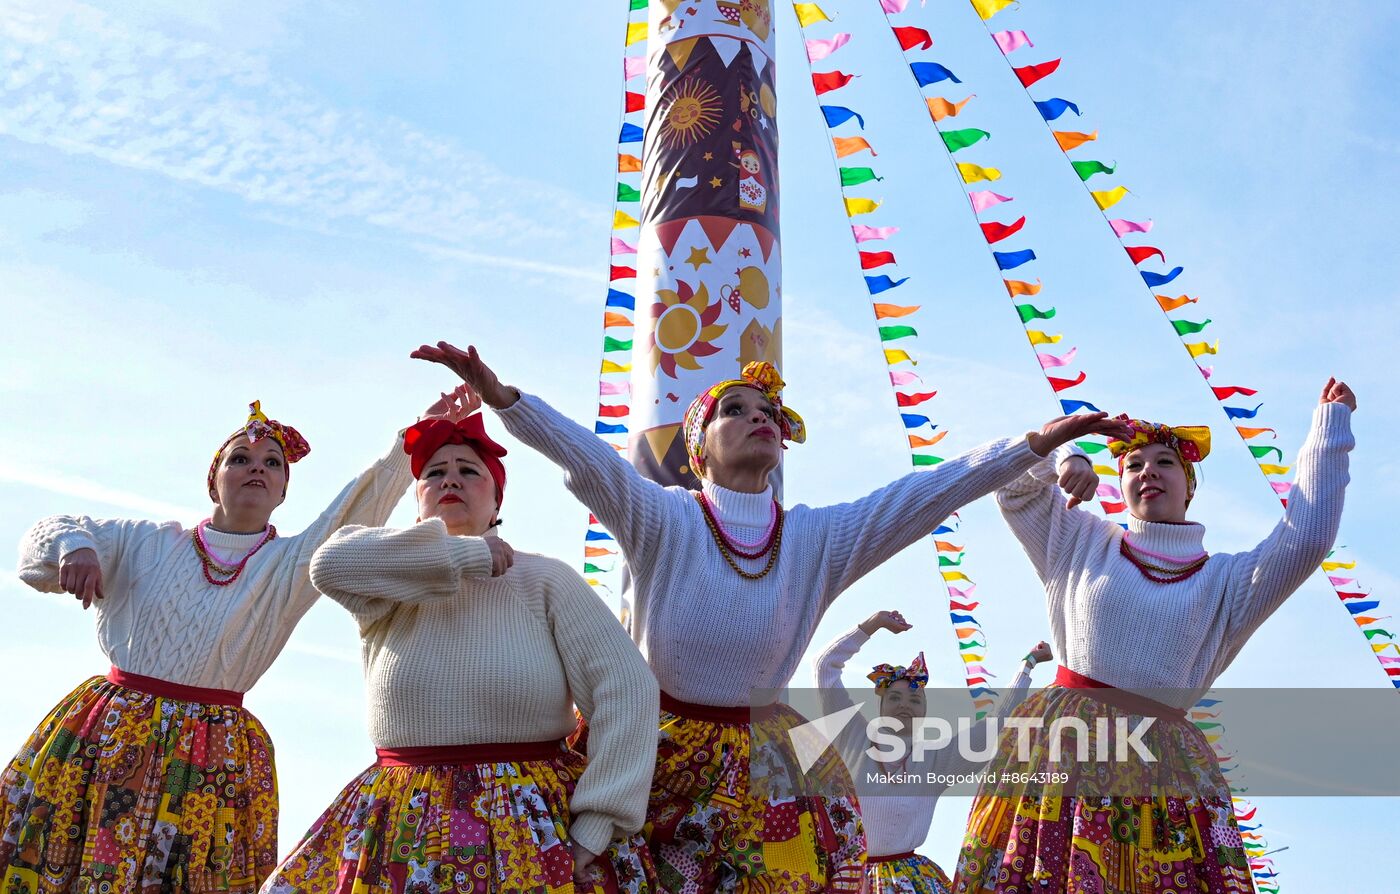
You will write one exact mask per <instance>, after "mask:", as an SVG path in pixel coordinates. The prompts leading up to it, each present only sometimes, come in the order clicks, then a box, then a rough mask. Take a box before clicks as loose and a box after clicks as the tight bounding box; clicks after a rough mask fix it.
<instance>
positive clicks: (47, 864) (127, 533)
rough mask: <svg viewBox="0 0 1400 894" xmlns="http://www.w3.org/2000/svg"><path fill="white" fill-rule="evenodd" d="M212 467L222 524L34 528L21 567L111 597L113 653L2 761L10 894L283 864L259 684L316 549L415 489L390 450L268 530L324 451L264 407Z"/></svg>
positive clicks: (232, 888)
mask: <svg viewBox="0 0 1400 894" xmlns="http://www.w3.org/2000/svg"><path fill="white" fill-rule="evenodd" d="M250 410H251V412H250V415H249V418H248V422H247V424H246V425H244V426H243V427H242V428H240V429H238V431H236V432H234V433H233V434H232V435H231V436H229V437H228V438H227V439H226V440H225V441H224V442H223V443H222V445H221V446H220V447H219V449H218V451H217V452H216V453H215V455H214V460H213V462H212V463H211V464H210V466H209V475H208V492H209V497H210V499H211V500H213V501H214V511H213V514H212V515H211V517H210V518H208V519H206V520H205V521H203V522H201V523H200V524H199V525H197V526H195V527H194V528H193V529H190V528H186V527H184V526H183V525H181V524H179V523H177V522H165V523H163V524H162V523H157V522H151V521H143V520H129V519H93V518H88V517H87V516H67V515H60V516H54V517H52V518H46V519H44V520H43V521H41V522H39V523H38V524H36V525H35V526H34V527H33V528H31V529H30V530H29V532H28V533H27V534H26V535H25V536H24V539H23V540H22V541H21V542H20V559H19V576H20V579H21V580H23V581H24V582H25V583H27V584H29V585H30V586H32V587H34V588H35V589H37V590H40V591H41V592H45V593H60V592H66V593H71V594H73V595H74V596H75V597H77V598H78V599H79V600H80V601H81V602H82V604H83V607H84V608H88V607H90V606H95V607H96V610H97V637H98V643H99V645H100V646H101V647H102V651H103V652H104V653H105V654H106V655H107V657H108V658H109V659H110V660H111V662H112V669H111V671H110V672H109V673H108V674H107V675H106V676H105V677H93V678H92V679H90V680H88V681H87V682H85V683H83V684H82V685H81V686H79V687H78V688H77V689H75V690H73V692H72V693H70V694H69V695H68V696H67V697H66V698H64V699H63V701H62V702H60V703H59V705H58V707H56V708H55V709H54V710H53V711H52V712H51V713H50V714H49V716H48V717H46V718H44V721H43V722H42V723H40V724H39V727H38V728H37V729H36V730H35V731H34V734H33V736H32V737H31V738H30V739H29V741H28V742H26V743H25V745H24V747H23V748H21V749H20V752H19V754H17V755H16V756H15V757H14V759H13V760H11V761H10V762H9V764H8V766H7V767H6V768H5V770H4V773H3V775H0V867H3V879H2V880H0V886H3V889H4V890H5V891H7V892H9V894H49V892H52V894H60V892H63V894H66V892H70V891H84V892H106V891H111V892H113V894H117V892H122V894H131V892H136V891H173V892H185V891H191V892H213V891H219V892H230V894H252V892H254V891H256V890H257V889H258V886H259V885H260V884H261V883H262V881H263V879H265V878H266V877H267V875H268V873H269V872H271V871H272V869H273V867H274V866H276V864H277V785H276V776H275V772H274V768H273V758H272V745H271V742H270V741H269V739H268V736H267V732H266V730H264V729H263V727H262V724H260V723H259V722H258V721H257V719H256V718H255V717H253V716H252V715H251V714H249V713H248V712H247V711H245V710H244V709H243V708H242V707H241V705H242V700H243V694H244V693H245V692H247V691H248V690H249V689H251V688H252V687H253V684H255V683H256V682H257V681H258V678H259V677H261V676H262V675H263V673H264V672H266V670H267V669H268V667H269V666H270V665H271V664H272V662H273V660H274V659H276V657H277V655H278V653H279V652H281V650H282V647H283V645H285V644H286V642H287V638H288V637H289V636H290V635H291V633H292V629H293V628H294V627H295V626H296V623H297V621H298V620H300V619H301V617H302V615H304V614H305V613H306V611H307V609H309V608H310V607H311V605H312V603H313V602H315V600H316V597H317V595H318V594H317V593H316V590H315V588H314V587H312V586H311V582H310V580H309V579H308V568H309V566H310V564H311V556H312V554H313V553H314V552H315V550H316V548H317V547H318V546H320V545H321V543H322V542H323V541H324V540H325V539H326V538H327V537H329V536H330V535H331V533H332V532H333V531H335V530H336V529H337V528H339V527H340V526H341V525H343V524H345V523H347V522H362V523H370V524H382V523H383V522H384V520H385V519H387V518H388V517H389V513H390V511H392V509H393V507H394V504H395V503H397V502H398V501H399V498H400V497H402V496H403V493H404V490H405V489H406V488H407V486H408V482H409V477H408V463H407V461H406V459H405V458H404V457H403V455H402V451H401V450H400V449H399V445H398V442H397V439H396V441H395V444H394V447H393V449H392V450H391V451H390V453H389V454H388V455H387V456H385V457H384V458H382V459H380V460H379V461H377V462H376V463H374V465H372V466H370V467H369V469H368V470H366V471H365V472H363V473H362V474H361V475H360V476H359V477H358V478H357V479H355V481H353V482H352V483H351V484H350V485H349V486H348V487H346V488H345V490H343V491H341V493H340V495H339V496H338V497H336V498H335V500H334V501H333V502H332V503H331V505H330V506H329V507H327V508H326V510H325V512H323V513H322V514H321V516H320V517H319V518H318V519H316V520H315V521H314V522H312V524H311V525H310V527H308V528H307V529H306V530H305V531H303V532H302V533H300V534H297V535H295V536H292V537H278V536H277V530H276V529H275V528H274V527H272V525H271V524H269V518H270V517H271V515H272V512H273V510H274V509H276V508H277V507H278V506H279V505H281V503H282V501H283V499H284V498H285V497H286V494H287V482H288V475H289V466H290V464H291V463H294V462H296V461H297V460H299V459H301V458H302V457H303V456H305V455H306V453H307V452H308V451H309V450H310V448H309V447H308V446H307V444H306V441H304V440H303V439H302V437H301V435H299V434H298V433H297V431H296V430H295V429H294V428H292V427H290V426H286V425H282V424H280V423H278V422H276V421H273V420H269V419H268V418H267V417H266V416H265V415H263V413H262V411H261V408H260V407H259V405H258V403H257V402H254V403H253V404H252V406H251V407H250Z"/></svg>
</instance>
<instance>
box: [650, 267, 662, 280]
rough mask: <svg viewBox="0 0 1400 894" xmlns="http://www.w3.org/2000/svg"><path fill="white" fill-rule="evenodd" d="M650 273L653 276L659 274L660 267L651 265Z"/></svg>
mask: <svg viewBox="0 0 1400 894" xmlns="http://www.w3.org/2000/svg"><path fill="white" fill-rule="evenodd" d="M651 275H652V277H653V278H655V277H659V276H660V275H661V268H660V267H653V268H651Z"/></svg>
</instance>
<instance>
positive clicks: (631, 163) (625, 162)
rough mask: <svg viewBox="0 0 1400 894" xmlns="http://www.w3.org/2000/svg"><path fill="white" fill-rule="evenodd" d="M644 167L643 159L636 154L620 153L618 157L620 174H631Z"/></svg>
mask: <svg viewBox="0 0 1400 894" xmlns="http://www.w3.org/2000/svg"><path fill="white" fill-rule="evenodd" d="M641 169H642V160H641V159H640V158H638V157H637V156H635V155H619V156H618V157H617V170H618V173H620V174H630V173H632V172H633V171H640V170H641Z"/></svg>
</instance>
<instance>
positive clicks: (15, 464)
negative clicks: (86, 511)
mask: <svg viewBox="0 0 1400 894" xmlns="http://www.w3.org/2000/svg"><path fill="white" fill-rule="evenodd" d="M0 482H8V483H11V484H21V485H24V486H26V487H34V488H39V489H40V490H46V491H49V492H50V493H55V494H63V495H65V496H70V497H82V498H83V499H84V500H90V501H96V502H99V503H107V504H109V505H112V506H115V507H117V508H119V509H127V510H130V511H131V512H133V513H135V514H138V515H144V516H150V517H152V518H162V519H165V518H174V519H184V520H190V519H196V518H199V517H200V516H201V515H202V514H203V513H202V512H201V511H200V510H198V509H191V508H190V507H188V506H180V505H177V504H175V503H166V502H164V501H163V500H152V499H150V498H149V497H146V496H143V495H141V494H137V493H132V492H130V491H124V490H119V489H117V488H113V487H107V486H106V485H104V484H99V483H98V482H96V481H89V480H87V479H86V478H79V477H77V476H75V475H65V474H63V473H61V472H55V471H52V470H49V469H44V468H40V467H37V466H28V465H25V464H24V463H23V462H19V461H16V460H15V459H14V458H13V457H7V458H6V460H5V462H3V463H0Z"/></svg>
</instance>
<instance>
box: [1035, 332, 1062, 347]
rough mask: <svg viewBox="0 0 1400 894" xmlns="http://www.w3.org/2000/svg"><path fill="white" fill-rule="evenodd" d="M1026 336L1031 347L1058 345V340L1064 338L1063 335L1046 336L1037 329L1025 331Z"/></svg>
mask: <svg viewBox="0 0 1400 894" xmlns="http://www.w3.org/2000/svg"><path fill="white" fill-rule="evenodd" d="M1026 335H1027V336H1029V337H1030V340H1031V344H1033V345H1053V344H1059V341H1060V339H1062V338H1064V336H1063V335H1047V334H1046V333H1044V332H1041V331H1040V330H1039V329H1027V330H1026Z"/></svg>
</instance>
